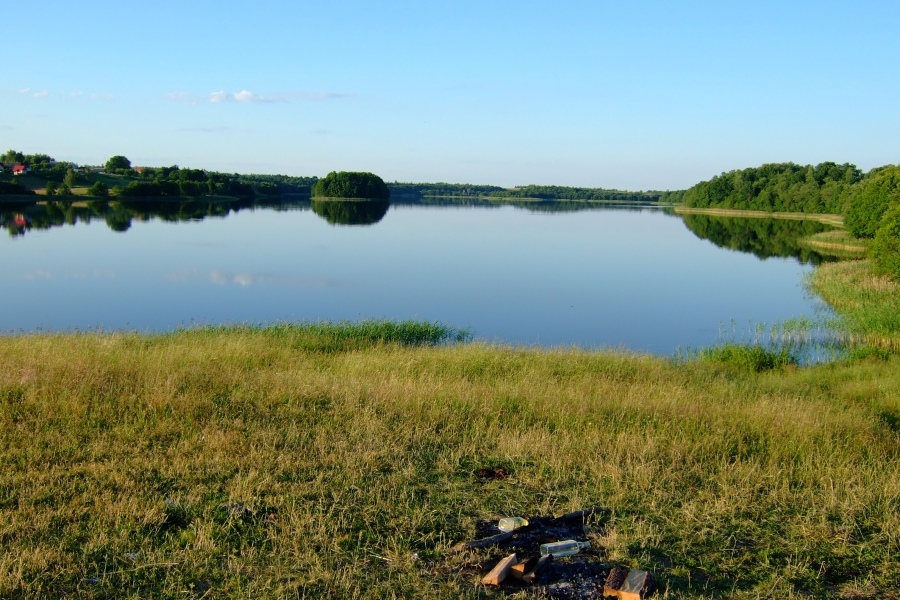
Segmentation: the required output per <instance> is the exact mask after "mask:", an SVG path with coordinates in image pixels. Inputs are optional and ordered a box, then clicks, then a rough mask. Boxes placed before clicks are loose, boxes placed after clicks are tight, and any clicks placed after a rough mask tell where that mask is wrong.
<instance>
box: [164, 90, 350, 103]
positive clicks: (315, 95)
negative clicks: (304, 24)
mask: <svg viewBox="0 0 900 600" xmlns="http://www.w3.org/2000/svg"><path fill="white" fill-rule="evenodd" d="M355 96H356V94H350V93H340V92H281V93H277V94H257V93H255V92H251V91H250V90H241V91H239V92H229V91H226V90H219V91H216V92H211V93H209V94H207V95H205V96H196V95H193V94H189V93H187V92H169V93H168V94H166V98H167V99H168V100H171V101H172V102H178V103H179V104H185V105H195V104H200V103H204V104H205V103H208V104H226V103H229V102H238V103H240V104H268V103H276V102H300V101H328V100H340V99H344V98H354V97H355Z"/></svg>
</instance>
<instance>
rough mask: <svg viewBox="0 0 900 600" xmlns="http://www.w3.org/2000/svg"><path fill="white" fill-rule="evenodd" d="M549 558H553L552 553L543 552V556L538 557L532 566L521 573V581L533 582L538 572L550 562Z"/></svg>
mask: <svg viewBox="0 0 900 600" xmlns="http://www.w3.org/2000/svg"><path fill="white" fill-rule="evenodd" d="M551 560H553V555H552V554H545V555H544V556H542V557H540V558H539V559H538V560H537V562H536V563H535V564H534V568H533V569H531V570H530V571H529V572H527V573H525V574H524V575H522V581H526V582H528V583H534V580H535V579H537V576H538V575H539V574H540V572H541V571H543V570H544V567H546V566H547V565H548V564H550V561H551Z"/></svg>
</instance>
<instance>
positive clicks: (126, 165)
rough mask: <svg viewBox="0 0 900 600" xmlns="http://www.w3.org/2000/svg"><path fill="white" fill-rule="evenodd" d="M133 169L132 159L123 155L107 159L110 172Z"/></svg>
mask: <svg viewBox="0 0 900 600" xmlns="http://www.w3.org/2000/svg"><path fill="white" fill-rule="evenodd" d="M130 169H131V161H130V160H128V159H127V158H125V157H124V156H121V155H118V154H117V155H116V156H111V157H110V158H109V160H108V161H106V170H107V171H109V172H110V173H118V172H120V171H128V170H130Z"/></svg>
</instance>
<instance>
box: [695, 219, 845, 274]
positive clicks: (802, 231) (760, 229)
mask: <svg viewBox="0 0 900 600" xmlns="http://www.w3.org/2000/svg"><path fill="white" fill-rule="evenodd" d="M683 217H684V224H685V225H686V226H687V228H688V229H689V230H690V231H692V232H693V233H694V235H696V236H697V237H699V238H700V239H704V240H709V241H711V242H712V243H714V244H715V245H716V246H719V247H720V248H730V249H732V250H738V251H740V252H747V253H750V254H753V255H755V256H757V257H759V258H763V259H765V258H771V257H776V256H777V257H784V258H796V259H797V260H799V261H800V263H801V264H811V265H818V264H820V263H822V262H828V261H834V260H836V259H835V258H834V257H832V256H828V255H823V254H820V253H818V252H816V251H814V250H812V249H810V248H808V247H806V246H804V245H802V244H801V243H800V240H802V239H803V238H806V237H809V236H811V235H813V234H816V233H820V232H822V231H826V230H828V229H831V227H829V226H828V225H824V224H822V223H818V222H816V221H806V220H804V221H799V220H791V219H755V218H742V217H717V216H710V215H692V214H688V215H683Z"/></svg>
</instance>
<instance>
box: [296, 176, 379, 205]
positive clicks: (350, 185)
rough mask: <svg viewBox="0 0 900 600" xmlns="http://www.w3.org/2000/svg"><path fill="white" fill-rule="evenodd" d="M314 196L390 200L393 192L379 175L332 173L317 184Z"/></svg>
mask: <svg viewBox="0 0 900 600" xmlns="http://www.w3.org/2000/svg"><path fill="white" fill-rule="evenodd" d="M312 195H313V196H315V197H319V198H364V199H371V200H389V199H390V197H391V192H390V190H389V189H388V187H387V184H385V183H384V180H383V179H381V177H379V176H378V175H374V174H372V173H367V172H354V171H337V172H336V171H332V172H331V173H329V174H328V175H326V176H325V178H324V179H320V180H319V181H317V182H316V184H315V186H313V189H312Z"/></svg>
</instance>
